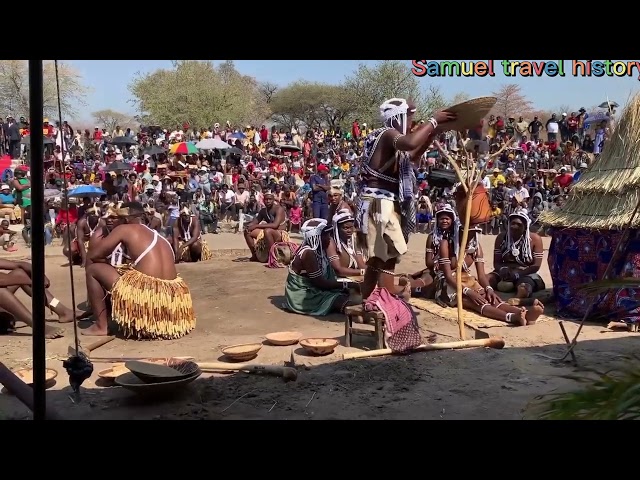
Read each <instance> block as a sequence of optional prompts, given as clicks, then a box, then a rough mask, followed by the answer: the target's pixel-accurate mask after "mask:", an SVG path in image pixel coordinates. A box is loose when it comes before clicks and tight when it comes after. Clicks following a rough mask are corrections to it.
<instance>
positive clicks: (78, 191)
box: [67, 185, 107, 198]
mask: <svg viewBox="0 0 640 480" xmlns="http://www.w3.org/2000/svg"><path fill="white" fill-rule="evenodd" d="M106 194H107V192H105V191H104V190H102V189H101V188H98V187H94V186H92V185H81V186H79V187H77V188H74V189H72V190H69V193H68V194H67V196H68V197H80V198H84V197H101V196H102V195H106Z"/></svg>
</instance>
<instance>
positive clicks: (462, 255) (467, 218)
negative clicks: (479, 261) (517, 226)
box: [456, 170, 477, 340]
mask: <svg viewBox="0 0 640 480" xmlns="http://www.w3.org/2000/svg"><path fill="white" fill-rule="evenodd" d="M467 171H468V170H467ZM476 186H477V183H475V182H474V185H469V190H468V191H467V198H466V200H467V209H466V210H465V212H464V223H463V225H462V226H463V230H462V241H461V243H460V247H459V250H458V252H459V253H458V256H457V258H456V261H457V264H456V300H457V306H458V332H459V333H460V340H465V339H466V333H465V330H464V309H463V307H462V265H463V264H464V262H466V260H467V256H466V252H467V241H468V240H469V224H470V223H471V205H472V203H473V192H474V190H475V189H476Z"/></svg>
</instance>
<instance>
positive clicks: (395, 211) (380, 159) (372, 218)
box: [356, 98, 456, 300]
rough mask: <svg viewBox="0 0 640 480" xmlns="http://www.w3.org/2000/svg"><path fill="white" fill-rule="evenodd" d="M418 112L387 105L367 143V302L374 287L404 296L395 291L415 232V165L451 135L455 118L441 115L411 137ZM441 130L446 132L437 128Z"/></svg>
mask: <svg viewBox="0 0 640 480" xmlns="http://www.w3.org/2000/svg"><path fill="white" fill-rule="evenodd" d="M415 111H416V108H415V106H414V105H410V104H409V103H407V101H406V100H404V99H401V98H392V99H390V100H387V101H386V102H384V103H383V104H382V105H381V106H380V114H381V115H382V119H383V121H384V126H383V127H382V128H379V129H377V130H374V131H373V132H372V133H371V134H370V135H369V136H368V137H367V138H366V140H365V142H364V155H363V156H364V161H363V164H362V170H361V176H362V188H361V191H360V198H359V199H358V202H357V213H356V229H357V231H358V240H359V243H361V245H362V248H363V250H364V251H365V252H368V261H367V271H366V274H365V277H364V282H363V285H362V298H363V299H365V300H366V298H367V297H368V296H369V295H370V294H371V292H372V291H373V290H374V289H375V287H376V285H378V286H380V287H382V288H386V289H387V290H389V292H390V293H392V294H401V293H402V292H403V291H404V286H403V287H398V286H395V285H394V270H395V267H396V264H397V263H398V262H399V261H400V256H401V255H404V254H405V253H406V252H407V242H408V240H409V234H411V233H413V232H414V231H415V226H416V206H415V193H414V191H415V184H416V177H415V173H414V171H413V165H412V162H415V161H417V160H418V159H419V158H420V157H421V156H422V154H423V153H424V152H425V150H426V149H427V148H428V146H429V145H430V144H431V141H432V138H433V136H434V134H436V133H438V132H439V131H446V130H448V128H447V126H446V123H447V122H451V121H452V120H455V118H456V116H455V114H453V113H450V112H445V111H440V112H437V113H435V114H434V116H433V117H431V118H430V119H429V121H428V122H426V123H424V124H423V125H421V126H420V127H418V128H417V129H416V130H414V131H413V132H411V133H409V132H408V128H409V125H411V119H412V117H413V115H414V113H415ZM439 124H440V125H442V126H443V127H444V128H438V125H439ZM443 124H444V125H443Z"/></svg>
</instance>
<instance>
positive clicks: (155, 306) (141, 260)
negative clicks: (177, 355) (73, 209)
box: [82, 205, 196, 339]
mask: <svg viewBox="0 0 640 480" xmlns="http://www.w3.org/2000/svg"><path fill="white" fill-rule="evenodd" d="M141 210H142V209H141ZM107 215H110V216H112V215H117V216H119V217H120V218H122V219H123V220H124V223H121V224H120V225H117V226H116V227H114V228H113V230H111V231H110V232H108V234H107V235H106V236H104V237H102V238H101V239H100V241H99V242H97V243H96V244H95V245H93V244H92V245H91V248H90V249H89V258H90V259H91V261H92V264H91V265H89V267H87V291H88V293H89V302H90V303H91V310H92V311H93V312H95V315H96V316H97V320H96V322H95V324H94V325H93V326H91V327H90V328H88V329H86V330H83V331H82V333H83V334H84V335H96V336H100V335H107V333H108V332H107V320H108V318H107V309H106V305H105V295H104V291H105V290H106V291H107V292H108V293H110V294H111V313H112V318H113V320H114V321H115V322H116V324H118V326H119V327H120V328H122V329H123V331H124V335H125V336H126V337H133V338H138V339H157V338H163V339H172V338H180V337H183V336H184V335H186V334H187V333H189V332H190V331H191V330H193V329H194V328H195V325H196V319H195V314H194V311H193V302H192V300H191V293H190V292H189V287H188V286H187V284H186V283H185V282H184V280H182V278H180V277H179V276H178V273H177V272H176V267H175V264H174V253H173V249H172V248H171V244H170V243H169V242H168V241H167V240H166V239H165V238H164V237H162V236H161V235H160V234H159V233H158V232H156V231H154V230H151V229H150V228H149V227H147V226H146V224H144V223H141V222H145V221H146V217H145V215H144V212H143V211H137V210H135V211H130V209H129V208H128V207H127V206H126V205H124V206H122V207H121V208H118V209H111V212H110V213H108V214H107ZM118 249H121V251H123V252H126V253H127V255H128V256H129V259H130V261H131V262H132V263H131V264H130V265H129V268H128V269H126V270H125V271H123V273H122V275H120V273H119V272H118V269H117V267H115V266H112V265H111V264H110V263H109V260H108V258H109V257H110V256H113V253H114V252H115V251H117V250H118Z"/></svg>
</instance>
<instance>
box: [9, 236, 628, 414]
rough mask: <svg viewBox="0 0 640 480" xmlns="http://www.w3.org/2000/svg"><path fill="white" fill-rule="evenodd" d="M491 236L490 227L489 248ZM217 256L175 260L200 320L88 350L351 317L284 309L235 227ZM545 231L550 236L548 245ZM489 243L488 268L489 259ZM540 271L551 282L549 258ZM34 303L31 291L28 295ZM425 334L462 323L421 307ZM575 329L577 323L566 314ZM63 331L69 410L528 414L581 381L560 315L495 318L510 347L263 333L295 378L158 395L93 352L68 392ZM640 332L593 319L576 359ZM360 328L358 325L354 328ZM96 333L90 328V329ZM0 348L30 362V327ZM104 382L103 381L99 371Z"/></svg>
mask: <svg viewBox="0 0 640 480" xmlns="http://www.w3.org/2000/svg"><path fill="white" fill-rule="evenodd" d="M425 238H426V237H425V235H414V236H413V237H412V239H411V242H410V252H409V253H408V254H407V255H406V258H404V259H403V261H402V263H401V266H400V267H399V271H404V272H413V271H417V270H419V269H420V268H422V265H423V252H424V242H425ZM494 238H495V237H483V248H484V250H485V251H486V252H491V251H492V250H493V245H492V244H493V240H494ZM207 240H208V242H209V244H210V245H211V246H212V248H214V249H215V250H216V253H217V254H218V256H217V257H216V258H214V259H213V260H211V261H209V262H207V263H198V264H191V265H180V266H179V271H180V274H181V275H182V276H183V277H184V278H185V279H186V281H187V282H188V284H189V285H190V287H191V292H192V296H193V300H194V304H195V310H196V314H197V319H198V326H197V328H196V330H195V331H194V332H192V333H191V334H190V335H188V336H187V337H186V338H183V339H180V340H176V341H163V342H136V341H125V340H121V339H116V340H114V341H113V342H111V343H109V344H107V345H105V346H104V347H101V348H100V349H99V350H96V351H94V352H93V354H92V355H93V357H122V356H128V357H132V356H133V357H164V356H171V355H173V356H186V355H188V356H193V357H195V358H196V360H198V361H216V360H218V359H219V357H220V356H221V349H222V348H223V347H224V346H228V345H233V344H239V343H249V342H261V341H263V340H264V335H265V334H267V333H269V332H275V331H283V330H296V331H300V332H302V333H303V334H304V335H305V336H323V337H335V338H337V339H339V340H341V341H342V340H343V335H344V319H343V317H342V316H340V315H335V316H331V317H327V318H324V319H317V318H312V317H305V316H301V315H295V314H289V313H286V312H283V311H282V310H281V309H279V308H278V305H280V304H281V302H282V299H283V297H282V295H283V291H284V281H285V277H286V270H285V269H281V270H271V269H268V268H266V267H265V266H263V265H257V264H247V263H238V262H234V259H235V258H237V257H238V256H242V255H243V249H244V242H243V240H242V237H241V236H240V235H234V234H221V235H215V236H214V235H208V236H207ZM548 243H549V239H545V246H547V247H548ZM489 257H490V255H487V260H488V264H487V268H490V267H491V262H490V261H489ZM64 263H65V259H64V258H63V257H62V256H61V250H60V248H59V247H55V246H54V247H49V248H48V250H47V260H46V265H47V275H48V277H49V278H50V279H51V282H52V285H53V287H52V292H53V294H54V295H55V296H56V297H58V298H59V299H60V300H61V301H62V302H63V303H65V304H67V305H71V290H70V288H69V285H70V281H69V276H70V275H69V269H68V267H62V265H63V264H64ZM543 276H544V277H545V280H546V281H547V283H548V284H550V280H549V277H548V269H547V267H546V263H545V266H544V271H543ZM74 285H75V290H76V299H77V303H81V302H83V301H85V300H86V290H85V284H84V276H83V273H82V270H81V269H79V268H74ZM24 301H25V303H26V304H28V305H29V306H30V300H29V299H28V297H26V296H25V297H24ZM418 318H419V322H420V325H421V329H422V330H423V332H424V334H425V336H426V335H428V334H429V333H435V334H436V335H437V341H438V342H447V341H455V340H457V337H458V329H457V326H456V325H455V324H453V323H451V322H449V321H447V320H443V319H441V318H440V317H437V316H434V315H431V314H427V313H425V312H420V313H419V316H418ZM566 326H567V330H568V333H569V336H570V337H572V336H573V334H574V333H575V331H576V329H577V325H576V324H575V323H571V322H567V323H566ZM65 330H66V332H67V335H66V336H65V337H64V338H62V339H56V340H49V341H47V357H48V362H47V363H48V367H49V368H54V369H56V370H57V371H58V374H59V375H58V377H57V383H56V385H55V386H53V387H52V388H51V389H50V390H49V392H48V400H49V405H50V408H53V409H55V410H56V411H57V412H58V413H59V414H60V415H61V416H63V417H64V418H68V419H80V418H82V419H280V420H282V419H521V418H523V417H527V415H525V412H526V410H527V408H528V406H529V405H530V403H531V402H532V400H533V399H534V398H535V397H536V396H537V395H540V394H543V393H548V392H551V391H555V390H558V389H566V388H570V387H572V386H574V385H573V384H572V382H571V381H570V380H566V379H564V378H562V377H561V376H562V375H566V374H568V373H571V372H573V371H575V370H576V369H575V368H574V367H573V366H571V365H570V364H557V363H553V362H551V361H550V360H549V359H547V358H544V357H542V356H540V354H544V355H549V356H560V355H562V354H563V352H564V349H565V346H564V340H563V339H562V336H561V331H560V329H559V327H558V324H557V323H556V322H548V323H543V324H538V325H534V326H531V327H523V328H512V327H506V326H505V327H504V328H492V329H489V330H487V332H488V333H490V334H491V335H500V336H503V337H504V339H505V341H506V344H507V347H506V348H505V349H503V350H484V349H472V350H458V351H438V352H423V353H414V354H411V355H407V356H401V357H383V358H376V359H362V360H350V361H342V360H341V356H342V354H343V353H344V352H346V351H349V350H352V351H357V350H359V349H362V348H372V345H371V344H370V343H369V342H370V339H369V338H367V337H364V339H363V340H356V342H358V343H356V347H355V348H351V349H347V348H345V347H343V346H339V347H338V348H337V349H336V351H335V352H334V353H333V354H332V355H329V356H326V357H309V356H306V355H305V353H304V351H303V350H302V349H300V348H299V347H297V346H296V347H293V348H292V347H273V346H268V345H265V346H264V347H263V348H262V350H261V351H260V353H259V355H258V357H257V358H256V359H255V360H254V361H253V362H259V363H263V364H280V365H282V363H283V362H284V361H287V360H289V359H290V356H291V353H292V352H293V354H294V358H295V361H296V364H297V366H298V367H299V376H298V381H297V382H295V383H293V382H292V383H286V384H285V383H283V381H282V380H281V379H278V378H273V377H264V376H257V375H249V374H203V375H202V377H200V378H199V379H198V380H196V381H195V382H194V383H192V384H191V385H190V386H189V387H188V388H185V389H184V391H182V392H180V394H179V396H175V397H171V398H167V399H159V398H158V399H155V400H154V401H153V402H150V401H149V400H143V399H141V398H139V397H136V396H135V395H134V394H132V393H131V392H129V391H127V390H124V389H122V388H120V387H106V388H103V387H98V386H96V383H95V382H96V380H99V379H98V375H97V372H98V371H100V370H103V369H106V368H108V367H109V364H105V363H98V362H95V363H94V374H93V376H92V378H91V379H89V380H88V381H86V382H85V384H84V385H83V387H84V388H83V390H82V399H81V401H80V402H79V403H75V402H73V401H72V400H71V397H70V388H69V386H68V380H67V375H66V372H65V371H64V369H63V368H62V360H63V359H64V358H66V353H67V347H68V346H69V345H71V344H72V343H73V329H72V326H70V325H66V326H65ZM639 338H640V337H638V335H637V334H628V333H613V332H608V331H607V332H605V331H604V328H603V327H601V326H594V325H588V326H586V327H585V328H584V330H583V333H582V335H581V337H580V343H579V347H578V349H577V355H578V359H579V362H580V366H581V367H587V366H589V367H598V368H601V369H603V370H606V369H608V368H610V367H611V366H613V365H614V364H615V363H617V362H620V361H621V358H622V357H623V356H625V355H629V354H630V353H632V352H633V351H634V350H636V349H637V346H638V345H640V343H639V341H638V340H639ZM356 339H357V337H356ZM83 341H84V342H85V344H86V343H89V342H90V341H91V339H83ZM0 358H2V362H3V363H4V364H5V365H7V366H8V367H10V368H13V369H17V368H22V367H28V366H30V365H31V336H30V329H29V328H27V327H23V328H19V329H18V333H16V334H15V335H12V336H4V337H0ZM98 383H99V381H98ZM0 418H5V419H9V418H11V419H24V418H30V413H29V411H28V410H27V409H26V407H24V406H23V405H22V404H21V403H19V402H18V401H17V400H16V399H15V398H14V397H12V396H10V395H7V394H2V395H0Z"/></svg>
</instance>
